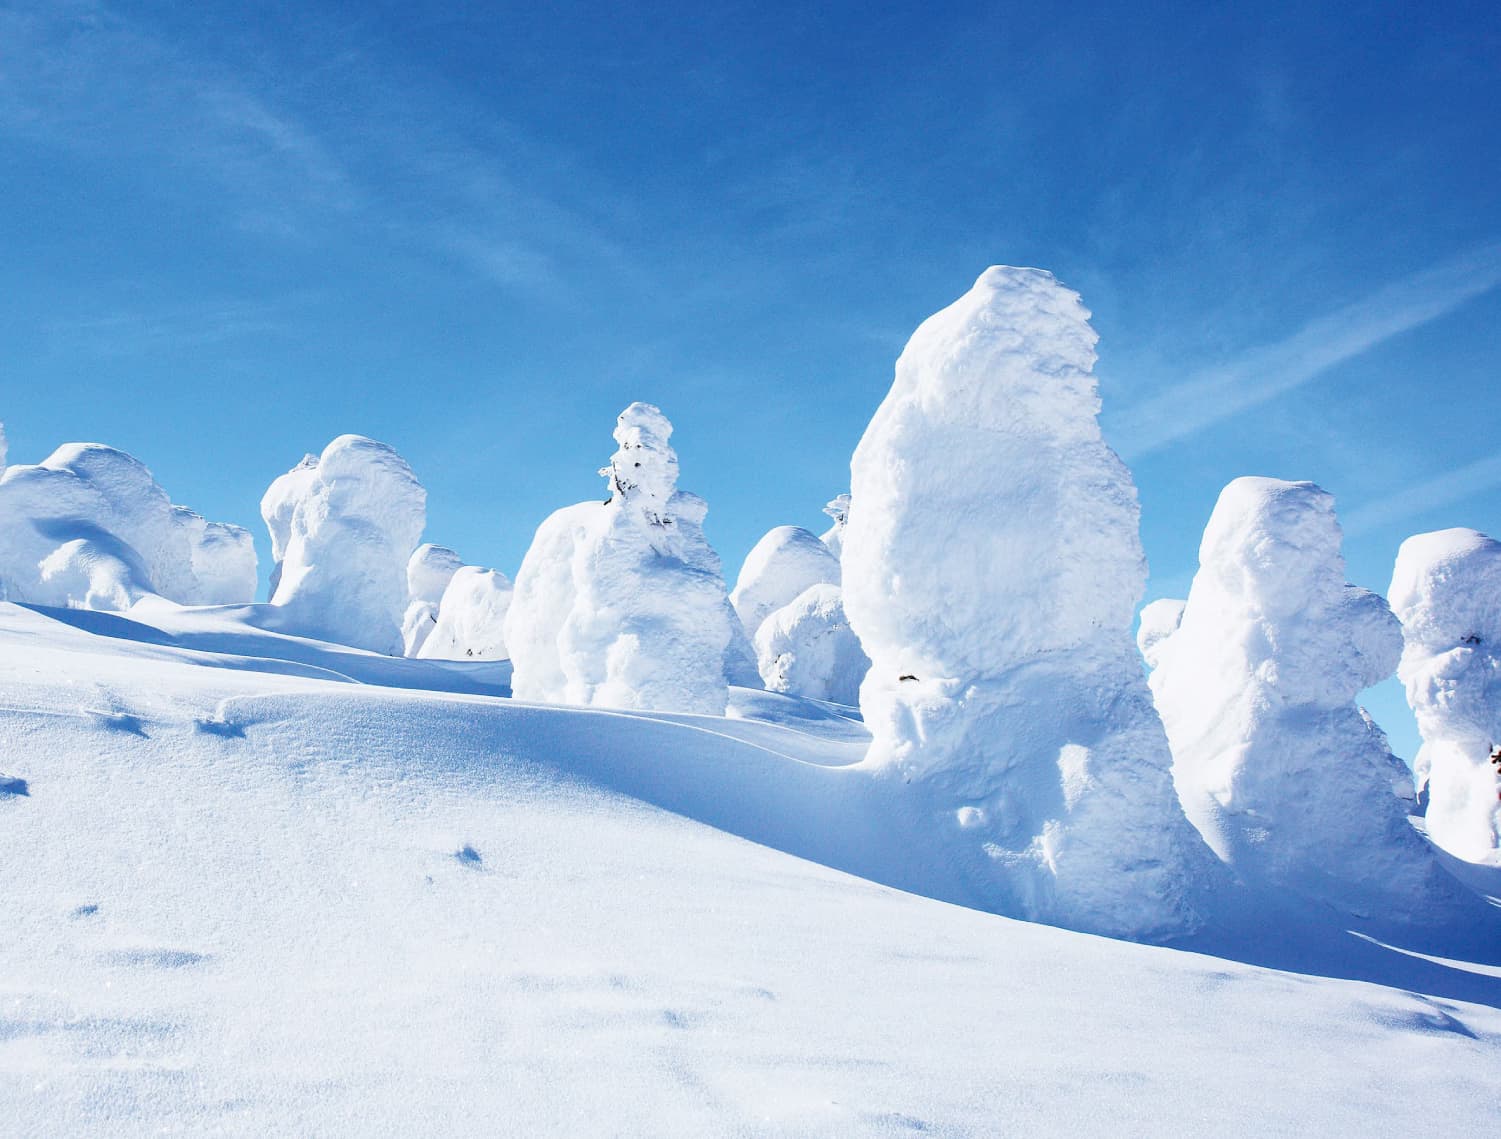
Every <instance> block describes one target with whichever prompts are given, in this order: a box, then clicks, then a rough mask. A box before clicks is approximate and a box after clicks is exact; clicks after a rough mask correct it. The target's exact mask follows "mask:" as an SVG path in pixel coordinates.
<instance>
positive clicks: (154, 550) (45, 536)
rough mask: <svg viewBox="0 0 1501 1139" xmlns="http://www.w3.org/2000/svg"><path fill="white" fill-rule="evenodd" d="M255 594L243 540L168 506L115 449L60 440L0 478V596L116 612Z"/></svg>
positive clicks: (239, 532)
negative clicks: (156, 599)
mask: <svg viewBox="0 0 1501 1139" xmlns="http://www.w3.org/2000/svg"><path fill="white" fill-rule="evenodd" d="M255 588H256V572H255V548H254V546H253V544H252V542H251V538H250V534H249V533H248V532H247V531H245V530H243V529H241V528H240V527H238V526H230V525H228V524H226V523H221V522H207V521H205V520H204V519H203V518H202V517H200V516H199V515H197V514H195V513H194V512H193V511H191V510H189V509H187V508H186V507H183V506H174V505H173V504H172V502H171V500H170V499H168V497H167V494H166V492H165V491H164V490H162V488H161V487H160V486H158V485H157V483H156V480H155V479H154V478H152V476H151V472H150V471H149V470H147V469H146V468H145V466H143V465H142V464H141V463H140V462H139V461H138V460H136V459H135V458H133V457H131V456H130V455H127V454H126V453H125V452H123V451H118V450H116V449H115V448H113V447H106V446H104V445H102V444H99V443H68V444H65V445H64V446H62V447H59V448H58V449H57V450H56V451H54V452H53V453H52V454H51V455H50V456H48V457H47V459H45V460H44V461H43V462H41V463H39V464H36V465H34V466H33V465H26V464H17V465H15V466H10V467H6V468H5V469H4V475H3V476H0V597H4V598H7V599H9V600H11V601H24V602H30V603H33V604H37V605H55V606H63V607H70V608H79V609H107V610H124V609H129V608H130V607H131V606H132V605H134V604H135V603H136V602H137V601H139V600H141V599H142V598H143V597H150V596H160V597H164V598H166V599H167V600H169V601H175V602H177V603H179V604H182V605H213V604H230V603H239V602H247V601H250V600H252V599H253V598H254V597H255Z"/></svg>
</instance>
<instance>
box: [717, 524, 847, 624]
mask: <svg viewBox="0 0 1501 1139" xmlns="http://www.w3.org/2000/svg"><path fill="white" fill-rule="evenodd" d="M838 584H839V559H838V558H837V557H835V556H834V554H832V553H831V552H830V551H829V547H828V546H826V545H824V543H823V541H822V540H821V539H820V538H819V537H818V535H817V534H814V533H813V532H812V531H811V530H804V529H803V528H802V527H801V526H778V527H776V528H775V529H773V530H770V531H768V532H767V533H766V534H765V535H764V536H763V537H762V538H761V540H760V541H759V542H757V543H756V544H755V545H754V546H753V547H751V552H750V553H749V554H747V555H746V556H745V564H744V565H743V566H741V567H740V576H739V578H737V579H736V581H735V589H734V591H733V592H731V594H730V604H732V605H734V607H735V612H736V613H738V614H740V620H741V623H742V624H744V626H745V631H746V632H747V633H748V634H749V635H750V636H751V638H752V639H753V640H754V639H755V636H756V633H757V631H758V630H759V629H760V628H761V622H762V621H764V620H766V618H767V617H769V616H770V615H771V614H772V613H774V612H776V610H778V609H780V608H782V606H784V605H787V604H789V603H791V602H792V601H793V600H795V599H796V598H797V597H798V596H799V595H800V594H802V592H803V591H804V590H806V589H809V588H810V587H812V586H815V585H838Z"/></svg>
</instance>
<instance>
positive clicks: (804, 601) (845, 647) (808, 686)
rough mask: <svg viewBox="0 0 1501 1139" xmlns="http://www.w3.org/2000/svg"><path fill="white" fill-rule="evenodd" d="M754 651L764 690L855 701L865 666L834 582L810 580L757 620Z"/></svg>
mask: <svg viewBox="0 0 1501 1139" xmlns="http://www.w3.org/2000/svg"><path fill="white" fill-rule="evenodd" d="M756 657H757V660H758V662H759V664H760V669H761V679H762V680H764V681H765V682H766V688H767V690H768V691H770V692H786V693H789V694H790V695H793V696H805V697H807V698H808V699H810V700H831V701H833V702H834V703H836V704H858V703H859V701H860V682H861V681H862V680H864V679H865V673H866V671H867V670H868V669H869V668H870V660H869V658H867V657H866V655H865V653H864V651H863V650H862V649H861V648H860V638H859V637H857V636H855V633H854V630H853V629H851V628H850V626H849V621H848V620H847V619H846V618H845V616H844V601H843V597H842V595H841V591H840V589H839V587H838V586H837V585H811V586H809V587H808V588H807V589H805V590H804V591H803V592H802V593H800V594H798V596H797V597H796V598H795V599H794V600H793V601H791V602H790V603H788V604H787V605H784V606H782V608H780V609H778V610H776V611H775V612H774V613H772V614H771V615H770V616H768V617H767V618H766V620H764V621H762V622H761V628H760V629H758V630H757V631H756Z"/></svg>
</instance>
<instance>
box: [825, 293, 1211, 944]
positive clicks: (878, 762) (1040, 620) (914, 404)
mask: <svg viewBox="0 0 1501 1139" xmlns="http://www.w3.org/2000/svg"><path fill="white" fill-rule="evenodd" d="M1088 318H1089V313H1088V311H1087V310H1086V309H1085V308H1084V305H1083V303H1082V302H1081V301H1080V299H1079V296H1078V294H1077V293H1075V292H1073V291H1072V290H1070V289H1066V288H1064V287H1063V286H1062V285H1060V284H1058V282H1057V281H1056V280H1054V279H1053V277H1052V275H1051V274H1049V273H1046V272H1043V271H1041V270H1036V269H1016V268H1009V267H1004V266H998V267H994V268H991V269H988V270H986V271H985V273H983V274H982V275H981V276H980V278H979V280H978V281H977V282H976V283H975V286H974V288H972V289H971V290H970V291H969V292H968V293H966V294H965V295H964V296H963V297H961V298H960V299H959V300H958V301H956V302H955V303H954V304H952V305H950V306H949V307H948V308H946V309H944V310H942V311H941V312H939V313H936V314H935V315H933V316H931V317H929V318H928V319H927V320H926V321H924V322H923V324H922V325H921V326H920V327H919V328H918V329H917V331H916V332H915V333H914V334H913V336H912V339H911V340H910V341H909V342H908V344H907V346H906V348H905V350H904V351H903V352H902V355H901V358H900V359H899V360H898V361H897V365H896V377H895V380H894V382H893V384H892V387H891V391H890V392H889V393H888V394H887V396H886V398H885V400H884V401H883V402H882V404H881V406H880V408H879V409H878V410H877V411H876V414H875V416H874V418H873V419H872V421H871V423H870V426H869V427H868V428H867V429H866V431H865V434H864V436H863V437H862V438H861V440H860V444H859V446H858V447H857V448H856V451H855V455H854V459H853V462H852V464H851V476H852V477H851V484H852V485H851V487H850V494H851V500H852V502H853V503H855V504H858V509H856V510H852V511H851V512H850V515H849V520H848V523H847V526H846V529H845V533H844V542H843V547H844V548H843V555H842V558H841V561H842V564H843V580H844V603H845V609H846V612H847V613H848V615H849V620H850V624H851V626H852V627H853V629H854V631H855V632H856V633H857V634H858V635H859V639H860V642H861V643H862V645H863V647H864V650H865V652H867V653H868V654H869V656H870V658H871V661H872V664H871V669H870V672H869V674H868V675H867V677H866V679H865V682H864V684H863V685H862V687H861V693H860V705H861V710H862V712H863V713H864V715H865V720H866V723H867V725H868V726H869V727H870V730H871V733H872V736H873V743H872V746H871V750H870V753H869V756H868V758H867V761H866V762H867V764H868V765H869V766H871V767H873V768H876V769H879V770H891V771H895V772H898V773H900V774H901V775H902V776H903V777H904V778H906V779H907V780H909V781H910V782H912V783H914V784H917V785H918V786H917V788H915V789H914V793H916V794H920V795H923V796H926V797H927V798H928V799H930V800H931V806H932V809H933V810H934V811H935V812H938V813H939V815H940V816H941V817H943V818H946V819H948V820H950V821H952V820H953V819H954V818H956V817H958V816H957V815H956V814H955V812H956V811H957V810H959V809H961V808H965V807H969V808H973V810H972V812H971V813H970V814H967V815H966V816H965V818H967V819H970V820H971V821H972V822H973V821H974V820H984V822H983V825H978V824H977V825H973V826H970V827H968V828H967V829H963V831H962V837H961V835H960V832H959V831H958V830H957V829H956V832H955V839H954V841H955V842H956V843H958V844H961V848H962V849H964V850H965V851H967V852H968V855H969V857H970V858H971V859H972V863H971V865H972V867H973V875H974V878H975V881H976V888H977V890H978V891H980V892H981V893H982V894H984V895H985V896H986V897H987V898H988V902H987V904H988V905H990V906H991V907H992V908H996V909H1000V910H1002V911H1003V912H1010V913H1014V914H1018V915H1019V916H1024V917H1028V918H1035V919H1040V920H1044V921H1050V922H1055V923H1058V924H1062V925H1069V926H1074V927H1076V928H1083V929H1090V930H1094V931H1098V932H1105V933H1115V934H1124V935H1127V936H1136V937H1165V936H1171V935H1173V934H1175V933H1181V932H1184V931H1186V930H1188V929H1190V928H1192V927H1193V926H1194V925H1195V924H1196V922H1197V921H1198V915H1197V911H1196V908H1195V902H1194V897H1195V896H1196V895H1197V894H1198V892H1199V891H1200V890H1201V889H1202V888H1203V886H1204V885H1205V883H1206V882H1207V880H1208V879H1209V877H1210V876H1211V875H1212V874H1214V873H1216V871H1215V867H1214V864H1213V860H1212V858H1211V857H1210V855H1209V852H1208V851H1207V849H1205V848H1204V846H1203V844H1202V842H1201V841H1200V840H1199V838H1198V836H1197V835H1196V834H1195V833H1194V831H1193V829H1192V828H1191V827H1190V826H1189V824H1188V822H1187V820H1186V819H1185V818H1184V817H1183V815H1182V813H1181V811H1180V810H1179V808H1178V805H1177V802H1176V799H1175V797H1174V795H1173V790H1172V784H1171V780H1170V777H1169V774H1168V767H1169V763H1170V761H1169V756H1168V750H1167V741H1166V738H1165V737H1164V735H1163V731H1162V726H1161V724H1160V723H1159V721H1158V719H1157V716H1156V713H1155V712H1154V711H1153V710H1152V706H1151V701H1150V698H1149V696H1148V693H1147V689H1146V683H1145V679H1144V678H1143V676H1142V674H1141V668H1140V665H1139V662H1138V658H1137V655H1136V653H1135V651H1134V650H1133V648H1132V644H1131V632H1130V630H1131V625H1132V622H1133V618H1134V615H1135V608H1136V603H1137V601H1138V600H1139V599H1140V596H1141V592H1142V589H1143V586H1144V584H1145V579H1146V567H1145V560H1144V558H1143V556H1142V551H1141V543H1140V538H1139V535H1138V511H1137V504H1136V491H1135V487H1134V485H1133V484H1132V482H1131V476H1130V473H1129V472H1128V471H1127V470H1126V468H1125V466H1124V465H1123V464H1122V463H1121V462H1120V460H1119V459H1118V458H1117V457H1116V456H1115V454H1114V452H1112V451H1111V450H1110V449H1109V447H1107V446H1106V445H1105V443H1104V441H1103V439H1102V438H1101V436H1100V429H1099V424H1098V421H1097V418H1096V416H1097V413H1098V411H1099V406H1100V403H1099V396H1098V394H1097V390H1096V386H1095V380H1094V377H1093V375H1092V374H1091V371H1090V369H1091V368H1092V367H1093V365H1094V359H1095V355H1094V346H1095V342H1096V336H1095V333H1094V330H1093V329H1091V328H1090V326H1089V320H1088Z"/></svg>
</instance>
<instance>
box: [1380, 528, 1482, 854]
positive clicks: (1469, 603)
mask: <svg viewBox="0 0 1501 1139" xmlns="http://www.w3.org/2000/svg"><path fill="white" fill-rule="evenodd" d="M1391 603H1392V608H1393V609H1394V610H1395V611H1396V613H1397V616H1398V617H1400V618H1401V620H1402V634H1403V639H1404V642H1405V647H1404V649H1403V652H1402V663H1401V667H1400V670H1399V675H1400V676H1401V678H1402V682H1403V684H1405V685H1406V686H1407V702H1408V703H1409V704H1410V705H1411V706H1412V710H1413V712H1414V713H1415V714H1416V715H1417V719H1418V730H1419V731H1420V732H1421V733H1422V736H1423V746H1422V749H1421V750H1420V751H1419V752H1418V758H1417V763H1416V768H1417V776H1418V780H1419V782H1420V783H1426V785H1427V790H1428V810H1427V825H1428V833H1429V835H1431V836H1432V838H1433V840H1434V841H1435V842H1437V843H1438V844H1439V845H1440V846H1442V847H1443V848H1444V849H1446V850H1448V851H1450V852H1451V853H1453V854H1456V855H1458V856H1459V857H1460V858H1465V859H1469V860H1470V861H1472V862H1491V863H1498V864H1501V765H1498V764H1501V761H1498V760H1496V759H1494V758H1493V756H1495V755H1496V754H1497V751H1496V748H1497V745H1498V744H1501V542H1497V541H1495V540H1494V539H1492V538H1488V537H1487V536H1486V535H1484V534H1481V533H1478V532H1477V531H1474V530H1464V529H1455V530H1439V531H1436V532H1434V533H1431V534H1419V535H1417V536H1416V537H1412V538H1409V539H1407V541H1405V542H1403V543H1402V548H1401V550H1399V551H1398V553H1397V564H1396V568H1395V571H1394V572H1393V574H1392V586H1391Z"/></svg>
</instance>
